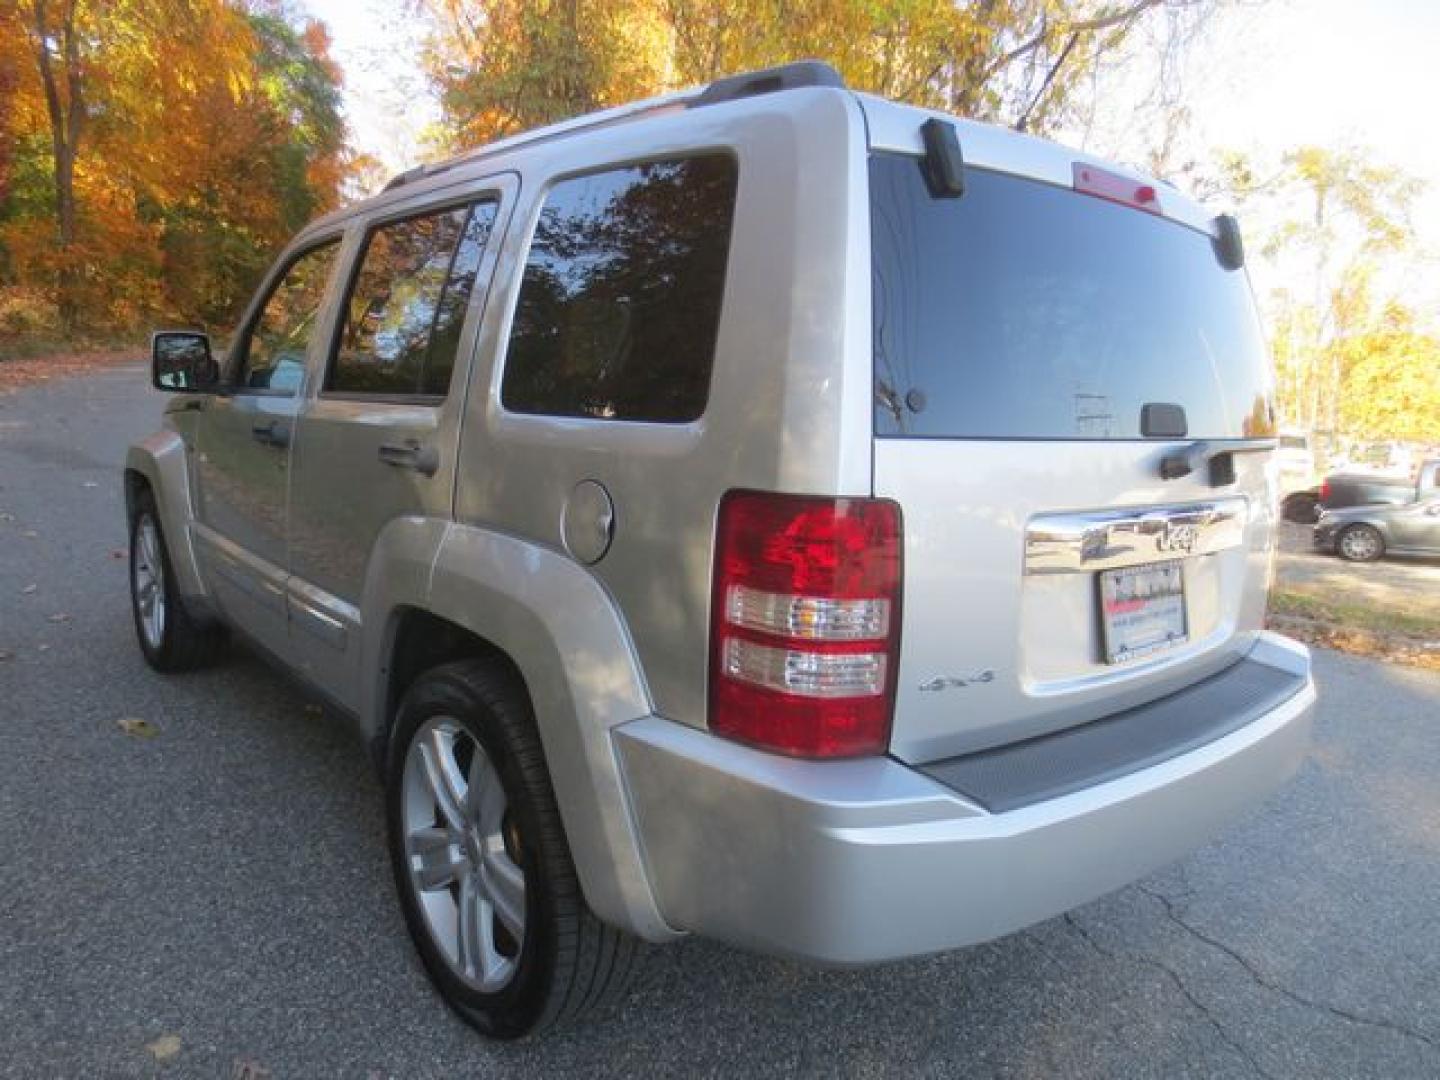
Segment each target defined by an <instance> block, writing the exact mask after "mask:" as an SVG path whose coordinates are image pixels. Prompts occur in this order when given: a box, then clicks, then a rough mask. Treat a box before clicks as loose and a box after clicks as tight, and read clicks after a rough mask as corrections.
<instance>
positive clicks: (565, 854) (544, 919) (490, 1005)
mask: <svg viewBox="0 0 1440 1080" xmlns="http://www.w3.org/2000/svg"><path fill="white" fill-rule="evenodd" d="M442 717H443V718H445V719H446V720H447V721H453V722H454V723H455V724H456V725H458V727H460V728H461V729H463V731H464V732H465V733H466V734H468V735H469V736H470V737H471V738H472V739H474V741H475V742H476V743H477V744H478V745H479V748H480V749H481V750H483V752H484V754H485V755H486V756H487V757H488V758H489V761H490V763H491V764H492V765H493V767H494V770H495V772H497V773H498V775H499V779H500V782H501V787H502V788H503V791H504V795H505V803H506V807H507V809H506V813H507V819H506V820H507V822H510V821H513V827H514V828H515V830H516V833H517V835H516V840H515V847H516V848H517V849H518V854H517V855H516V857H515V862H516V864H518V865H519V867H520V869H521V870H523V872H524V888H525V927H524V934H523V941H522V942H521V943H520V944H519V945H518V949H517V950H516V951H515V953H514V965H515V966H514V970H513V973H512V974H511V975H510V976H509V981H508V982H507V983H505V984H504V985H503V986H501V987H499V988H498V989H496V990H494V991H493V992H484V991H482V990H480V989H477V988H476V987H475V986H472V985H470V984H469V983H467V982H466V981H465V980H464V978H462V976H461V974H460V973H458V972H457V970H456V968H455V967H454V966H452V961H451V960H450V959H448V958H447V957H446V955H445V954H444V953H443V952H442V951H441V949H440V947H439V946H438V944H437V941H436V937H435V936H434V935H433V934H432V932H431V930H430V927H429V925H428V924H427V922H426V916H425V914H424V912H423V911H422V909H421V906H420V905H421V901H420V897H419V888H418V886H417V884H416V883H415V880H414V874H413V873H412V871H411V867H410V862H409V855H408V853H407V846H406V824H405V817H404V811H403V806H404V800H405V780H404V777H405V773H406V769H407V760H408V759H409V755H410V752H411V746H412V743H414V742H415V741H416V737H417V734H419V733H420V732H421V729H422V727H425V726H426V725H427V721H428V722H433V721H434V720H435V719H436V718H442ZM474 775H475V772H474V770H473V769H472V770H471V772H470V773H469V776H470V777H473V776H474ZM467 787H468V781H467ZM385 799H386V821H387V825H388V830H387V831H388V834H389V847H390V859H391V865H392V868H393V870H394V875H395V888H396V891H397V892H398V893H399V896H400V904H401V909H402V910H403V912H404V915H405V923H406V925H407V927H408V928H409V930H410V936H411V938H412V939H413V940H414V942H415V947H416V948H417V949H418V950H419V953H420V958H421V960H422V961H423V962H424V964H425V968H426V970H427V971H428V972H429V974H430V977H431V979H432V980H433V981H434V983H435V985H436V986H437V987H438V988H439V990H440V992H441V994H442V996H443V997H444V998H445V1000H446V1002H447V1003H448V1004H449V1005H450V1006H451V1007H452V1008H453V1009H454V1010H455V1011H456V1012H457V1013H459V1014H460V1016H461V1017H462V1018H463V1019H465V1020H466V1021H467V1022H468V1023H470V1024H472V1025H473V1026H475V1027H476V1028H478V1029H479V1030H480V1031H482V1032H483V1033H485V1034H486V1035H489V1036H492V1037H494V1038H500V1039H514V1038H519V1037H520V1036H523V1035H527V1034H531V1033H534V1032H538V1031H541V1030H543V1029H545V1028H547V1027H551V1026H554V1025H557V1024H562V1023H567V1022H569V1021H572V1020H574V1019H576V1018H578V1017H580V1016H581V1015H582V1014H584V1013H586V1012H589V1011H590V1010H591V1009H593V1008H596V1007H598V1006H602V1005H605V1004H608V1003H610V1002H611V1001H613V1000H615V999H616V998H617V997H618V996H619V995H620V994H621V992H622V991H623V990H624V988H625V986H626V984H627V982H628V981H629V979H630V977H631V975H632V974H633V972H634V969H635V966H636V959H637V955H638V953H639V951H640V949H641V947H642V946H641V944H640V942H639V941H638V940H637V939H635V938H634V937H632V936H631V935H629V934H626V933H623V932H622V931H619V930H616V929H614V928H613V927H610V926H607V925H605V924H604V923H602V922H600V920H598V919H597V918H596V917H595V915H594V914H593V913H592V912H591V911H590V908H589V906H588V905H587V904H586V903H585V897H584V896H583V895H582V893H581V890H580V883H579V879H578V878H577V876H576V873H575V866H574V863H573V861H572V860H571V856H570V848H569V845H568V843H567V841H566V839H565V831H564V827H563V825H562V824H561V820H560V811H559V809H558V807H557V806H556V803H555V792H554V789H553V788H552V787H551V784H550V775H549V771H548V770H547V768H546V765H545V759H544V754H543V752H542V750H541V746H540V739H539V735H538V733H537V731H536V729H535V722H534V716H533V713H532V711H531V708H530V703H529V699H528V697H527V695H526V693H525V690H524V687H523V686H522V685H521V684H520V682H519V679H518V677H517V676H516V675H515V674H514V673H513V672H512V671H511V670H510V669H509V668H508V667H507V666H505V665H503V664H500V663H497V662H492V661H481V660H462V661H458V662H455V663H450V664H445V665H443V666H441V667H437V668H433V669H432V670H430V671H428V672H426V673H425V674H423V675H421V676H420V677H419V678H418V679H417V680H416V681H415V683H414V684H413V685H412V687H411V688H410V690H409V691H408V692H407V693H406V694H405V697H404V699H403V700H402V701H401V703H400V707H399V709H398V711H397V714H396V718H395V726H394V730H393V734H392V737H391V739H390V745H389V751H388V754H387V761H386V793H385ZM508 815H513V818H512V817H510V816H508ZM437 823H438V816H437ZM507 844H508V840H507ZM507 850H508V848H507ZM447 887H448V886H447ZM433 891H435V890H434V887H433V886H432V892H433ZM453 895H456V894H455V893H454V892H452V896H453Z"/></svg>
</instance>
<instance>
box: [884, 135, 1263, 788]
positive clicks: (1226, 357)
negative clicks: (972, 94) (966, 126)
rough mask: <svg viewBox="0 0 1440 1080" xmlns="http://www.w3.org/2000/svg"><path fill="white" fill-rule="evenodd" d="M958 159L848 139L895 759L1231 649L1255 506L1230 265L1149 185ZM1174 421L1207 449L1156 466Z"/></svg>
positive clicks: (1250, 554) (1258, 530)
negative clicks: (898, 587) (868, 250)
mask: <svg viewBox="0 0 1440 1080" xmlns="http://www.w3.org/2000/svg"><path fill="white" fill-rule="evenodd" d="M1087 168H1089V169H1090V170H1091V173H1092V174H1093V172H1094V170H1093V167H1089V166H1087ZM1079 174H1080V170H1079V169H1077V170H1076V176H1077V178H1078V177H1079ZM966 177H967V179H966V190H965V193H964V195H963V196H961V197H960V198H934V197H932V196H931V195H930V193H929V190H928V188H927V186H926V184H925V181H924V178H923V171H922V166H921V161H920V159H919V158H918V157H916V156H914V155H907V154H899V153H889V152H881V153H875V154H873V155H872V160H871V172H870V179H871V205H872V244H873V249H874V250H873V259H874V289H875V295H874V311H875V373H876V406H875V443H874V489H875V494H876V495H878V496H884V497H889V498H892V499H894V500H895V501H896V502H898V503H899V505H900V507H901V509H902V512H903V515H904V535H905V550H904V595H903V608H902V610H903V615H902V620H903V621H902V636H901V656H900V664H899V679H898V690H897V698H896V709H895V719H894V726H893V731H892V737H891V752H892V753H893V754H894V755H896V756H897V757H899V758H901V759H902V760H906V761H912V762H925V761H932V760H935V759H938V758H942V757H947V756H952V755H955V754H961V753H965V752H969V751H972V750H978V749H983V748H986V747H990V746H995V745H998V744H1002V743H1008V742H1012V741H1015V740H1018V739H1024V738H1029V737H1032V736H1036V735H1041V734H1045V733H1047V732H1051V731H1055V730H1058V729H1060V728H1063V727H1066V726H1069V725H1073V724H1077V723H1082V722H1085V721H1087V720H1091V719H1095V718H1097V717H1099V716H1103V715H1107V714H1109V713H1112V712H1115V711H1117V710H1119V709H1122V708H1126V707H1129V706H1132V705H1137V704H1141V703H1143V702H1146V701H1149V700H1152V699H1154V698H1157V697H1160V696H1162V695H1164V694H1167V693H1170V692H1173V691H1175V690H1178V689H1180V688H1182V687H1184V686H1186V685H1188V684H1190V683H1193V682H1195V681H1196V680H1198V679H1200V678H1203V677H1204V676H1206V675H1209V674H1211V673H1213V672H1215V671H1217V670H1219V669H1221V668H1223V667H1224V666H1226V665H1227V664H1229V663H1231V662H1233V661H1234V660H1235V659H1236V658H1237V657H1239V656H1240V655H1241V654H1242V653H1243V652H1244V651H1245V650H1246V649H1247V648H1248V647H1249V645H1250V644H1251V643H1252V642H1253V640H1254V636H1255V634H1256V633H1257V632H1258V630H1259V629H1260V627H1261V623H1262V619H1263V614H1264V604H1265V592H1266V578H1267V573H1268V566H1269V562H1270V558H1271V548H1272V542H1273V536H1274V528H1275V521H1274V492H1275V476H1274V469H1275V463H1274V461H1273V453H1269V452H1266V451H1265V450H1264V449H1263V444H1262V447H1261V448H1260V449H1258V451H1257V447H1256V446H1255V445H1254V444H1255V440H1256V437H1257V436H1268V435H1270V434H1272V432H1273V427H1272V416H1271V410H1270V401H1269V395H1270V377H1269V369H1268V362H1267V360H1266V357H1265V350H1264V347H1263V343H1262V340H1261V337H1260V334H1259V329H1258V325H1257V323H1256V319H1255V313H1254V307H1253V302H1252V300H1251V297H1250V293H1249V287H1248V283H1247V282H1246V280H1245V275H1244V272H1243V270H1234V269H1227V268H1225V267H1224V266H1222V265H1221V261H1220V259H1219V258H1218V257H1217V254H1216V251H1215V249H1214V247H1213V245H1212V242H1211V239H1210V237H1209V235H1207V234H1206V233H1204V232H1203V231H1201V230H1198V229H1196V228H1194V227H1192V226H1191V225H1187V224H1182V223H1180V222H1177V221H1173V220H1169V219H1167V218H1166V217H1165V216H1163V214H1161V213H1156V212H1154V211H1155V209H1156V204H1155V200H1156V196H1155V193H1154V192H1153V191H1151V192H1149V193H1148V194H1147V195H1145V196H1144V197H1143V199H1142V201H1143V202H1144V203H1146V205H1145V206H1144V207H1143V208H1142V207H1140V206H1139V205H1138V204H1137V205H1122V204H1121V203H1118V202H1115V201H1111V200H1109V199H1102V198H1097V197H1095V196H1093V195H1089V194H1081V193H1079V192H1077V191H1075V190H1071V189H1070V188H1069V187H1068V186H1060V185H1057V184H1053V183H1042V182H1039V181H1037V180H1034V179H1030V178H1027V177H1021V176H1016V175H1011V174H1007V173H1005V172H1003V171H1000V170H994V169H980V168H973V167H969V168H967V170H966ZM1114 179H1115V181H1116V185H1111V186H1110V187H1109V188H1108V189H1107V192H1106V194H1107V195H1114V193H1115V191H1116V190H1119V191H1121V192H1122V193H1123V191H1124V186H1125V181H1124V178H1122V177H1115V178H1114ZM1077 182H1078V180H1077ZM1165 198H1166V193H1165V192H1161V193H1160V196H1159V201H1160V204H1161V208H1162V209H1163V202H1164V200H1165ZM1146 406H1160V407H1161V408H1160V409H1158V410H1156V409H1149V410H1147V409H1146ZM1173 406H1178V407H1179V410H1180V411H1181V412H1183V416H1180V417H1179V419H1180V421H1183V425H1184V426H1183V428H1177V427H1176V423H1177V411H1176V410H1175V409H1174V408H1172V407H1173ZM1180 430H1183V432H1184V437H1183V438H1181V437H1176V433H1177V432H1178V431H1180ZM1247 439H1248V440H1250V443H1248V444H1247V443H1246V442H1245V440H1247ZM1200 440H1205V441H1206V442H1207V444H1208V447H1209V450H1210V451H1211V452H1212V453H1214V454H1216V466H1217V467H1216V468H1215V469H1214V470H1213V471H1212V470H1211V469H1210V468H1208V467H1206V466H1204V465H1203V464H1201V465H1200V466H1199V467H1197V468H1195V469H1194V470H1192V471H1191V472H1189V473H1188V474H1187V475H1183V476H1178V477H1175V478H1173V479H1168V480H1167V479H1162V472H1161V461H1162V459H1164V458H1165V457H1166V456H1167V455H1173V454H1175V453H1176V452H1177V451H1186V450H1190V449H1193V448H1195V446H1196V444H1197V442H1199V441H1200Z"/></svg>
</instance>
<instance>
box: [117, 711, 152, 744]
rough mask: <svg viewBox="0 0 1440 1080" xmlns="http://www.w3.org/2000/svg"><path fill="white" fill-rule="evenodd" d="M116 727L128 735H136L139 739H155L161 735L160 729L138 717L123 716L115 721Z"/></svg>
mask: <svg viewBox="0 0 1440 1080" xmlns="http://www.w3.org/2000/svg"><path fill="white" fill-rule="evenodd" d="M115 726H116V727H118V728H119V729H120V730H121V731H123V732H124V733H125V734H126V735H134V736H135V737H136V738H137V739H153V738H154V737H155V736H156V735H159V734H160V729H159V728H158V727H156V726H155V725H154V724H152V723H151V722H150V721H149V720H142V719H140V717H138V716H123V717H121V718H120V719H119V720H116V721H115Z"/></svg>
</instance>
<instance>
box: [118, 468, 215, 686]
mask: <svg viewBox="0 0 1440 1080" xmlns="http://www.w3.org/2000/svg"><path fill="white" fill-rule="evenodd" d="M147 521H148V522H151V523H153V525H154V536H155V544H156V555H157V561H158V562H159V563H160V566H159V571H160V576H161V578H162V580H163V581H164V592H163V594H162V595H163V598H164V607H163V616H162V620H161V626H162V629H161V631H160V633H159V637H158V640H154V641H152V640H151V636H150V635H149V634H148V633H147V631H146V626H145V621H144V618H143V616H142V613H141V598H140V596H139V593H138V591H137V587H136V581H137V577H136V561H137V559H139V558H141V555H140V551H139V547H138V543H137V538H138V537H139V536H140V533H141V530H142V529H143V528H144V527H145V524H146V522H147ZM129 566H130V613H131V615H132V616H133V618H134V620H135V637H136V639H137V640H138V641H139V642H140V651H141V652H142V653H143V654H144V655H145V662H146V663H147V664H149V665H150V666H151V667H152V668H154V669H155V670H156V671H160V672H165V673H167V674H168V673H173V672H178V671H193V670H195V669H196V668H201V667H205V666H206V665H207V664H210V663H212V662H213V661H214V660H215V658H216V656H217V655H218V654H219V652H220V649H221V648H222V646H223V645H224V644H225V637H226V635H225V628H224V627H223V626H221V625H220V624H219V623H216V622H213V621H211V620H208V619H203V618H200V617H197V616H196V615H195V614H194V613H193V612H192V611H190V609H189V608H187V607H186V606H185V600H184V597H182V596H181V595H180V589H179V587H178V586H177V585H176V582H175V568H174V566H173V565H172V564H171V560H170V548H169V546H168V545H167V543H166V541H165V530H164V528H163V527H162V525H161V524H160V515H159V513H158V512H157V511H156V508H155V498H154V496H153V495H151V493H150V492H149V491H142V492H140V494H139V495H138V496H137V497H136V499H135V506H134V511H133V513H132V515H131V518H130V563H129Z"/></svg>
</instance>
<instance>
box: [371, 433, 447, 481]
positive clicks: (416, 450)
mask: <svg viewBox="0 0 1440 1080" xmlns="http://www.w3.org/2000/svg"><path fill="white" fill-rule="evenodd" d="M378 452H379V455H380V460H381V461H383V462H384V463H385V464H386V465H389V466H391V467H393V468H396V469H411V470H413V471H414V472H418V473H419V474H420V475H421V476H434V475H435V474H436V472H438V471H439V469H440V452H439V451H438V450H436V449H435V447H433V446H426V445H423V444H421V442H420V441H419V440H418V439H406V440H405V441H404V442H398V443H395V442H388V443H381V444H380V448H379V451H378Z"/></svg>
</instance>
